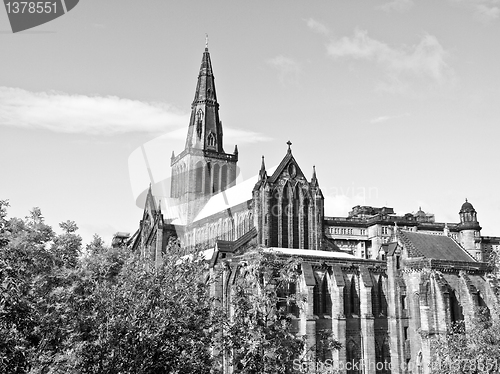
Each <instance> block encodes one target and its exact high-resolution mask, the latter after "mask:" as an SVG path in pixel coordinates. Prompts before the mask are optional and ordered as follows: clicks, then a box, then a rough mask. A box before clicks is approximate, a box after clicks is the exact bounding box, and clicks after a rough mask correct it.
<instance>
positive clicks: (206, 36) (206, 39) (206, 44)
mask: <svg viewBox="0 0 500 374" xmlns="http://www.w3.org/2000/svg"><path fill="white" fill-rule="evenodd" d="M205 50H207V51H208V34H205Z"/></svg>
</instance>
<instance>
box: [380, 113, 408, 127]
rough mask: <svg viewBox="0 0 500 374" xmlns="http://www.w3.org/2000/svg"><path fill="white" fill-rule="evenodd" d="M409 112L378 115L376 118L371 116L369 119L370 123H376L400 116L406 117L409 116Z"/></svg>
mask: <svg viewBox="0 0 500 374" xmlns="http://www.w3.org/2000/svg"><path fill="white" fill-rule="evenodd" d="M409 115H410V113H403V114H398V115H395V116H379V117H376V118H373V119H371V120H370V123H373V124H377V123H382V122H387V121H390V120H393V119H397V118H401V117H407V116H409Z"/></svg>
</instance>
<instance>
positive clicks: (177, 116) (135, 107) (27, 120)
mask: <svg viewBox="0 0 500 374" xmlns="http://www.w3.org/2000/svg"><path fill="white" fill-rule="evenodd" d="M188 120H189V116H188V114H187V113H183V112H181V111H179V110H177V109H175V108H173V107H171V106H168V105H165V104H160V103H146V102H141V101H137V100H130V99H123V98H119V97H116V96H106V97H103V96H86V95H70V94H67V93H63V92H53V91H50V92H30V91H26V90H23V89H20V88H9V87H0V125H3V126H15V127H24V128H38V129H45V130H50V131H54V132H62V133H87V134H95V135H113V134H120V133H127V132H153V133H155V132H162V131H166V130H168V129H171V128H172V127H176V126H181V125H183V124H186V123H187V121H188Z"/></svg>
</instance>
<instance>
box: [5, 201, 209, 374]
mask: <svg viewBox="0 0 500 374" xmlns="http://www.w3.org/2000/svg"><path fill="white" fill-rule="evenodd" d="M7 207H8V202H5V201H2V202H1V204H0V230H1V237H2V238H6V239H5V240H4V241H2V248H1V249H0V372H2V373H33V374H36V373H69V372H70V373H164V372H168V373H206V372H209V371H210V368H211V367H212V366H213V365H212V355H211V352H210V351H209V348H210V347H211V346H212V336H213V335H214V334H213V329H214V326H215V327H216V326H217V325H216V324H215V323H214V321H215V317H214V316H215V315H214V314H212V310H211V306H212V304H213V303H212V300H211V299H210V297H209V295H208V287H207V285H206V282H205V277H204V276H203V273H204V271H205V269H204V263H203V262H200V261H187V262H186V261H184V260H182V258H181V255H180V253H181V252H180V250H179V245H178V243H171V247H172V251H170V252H169V253H168V255H167V256H165V257H166V261H165V262H164V263H163V264H162V265H161V266H159V267H154V266H153V264H148V263H146V262H145V261H144V260H143V259H140V258H138V257H137V256H136V255H134V254H132V253H130V252H128V251H127V250H125V249H110V248H105V247H104V245H103V244H104V243H103V242H102V239H100V238H99V237H97V236H94V240H93V242H92V243H91V244H90V245H91V246H92V248H94V250H92V251H90V253H89V255H88V256H85V257H80V256H79V254H80V253H81V238H80V236H79V235H78V234H77V229H78V227H77V225H76V223H75V222H73V221H66V222H62V223H61V224H60V228H61V229H62V231H63V232H62V234H60V235H56V234H55V233H54V232H53V230H52V228H51V227H50V226H48V225H46V224H45V222H44V218H43V215H42V213H41V211H40V209H39V208H34V209H33V210H32V211H31V212H30V215H28V217H26V218H25V219H18V218H11V219H9V220H7V218H6V217H7Z"/></svg>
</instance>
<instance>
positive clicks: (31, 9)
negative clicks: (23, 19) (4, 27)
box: [5, 1, 57, 14]
mask: <svg viewBox="0 0 500 374" xmlns="http://www.w3.org/2000/svg"><path fill="white" fill-rule="evenodd" d="M56 6H57V2H53V3H52V2H50V1H36V2H35V1H13V2H8V3H5V7H6V8H7V13H32V14H33V13H57V7H56Z"/></svg>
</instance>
